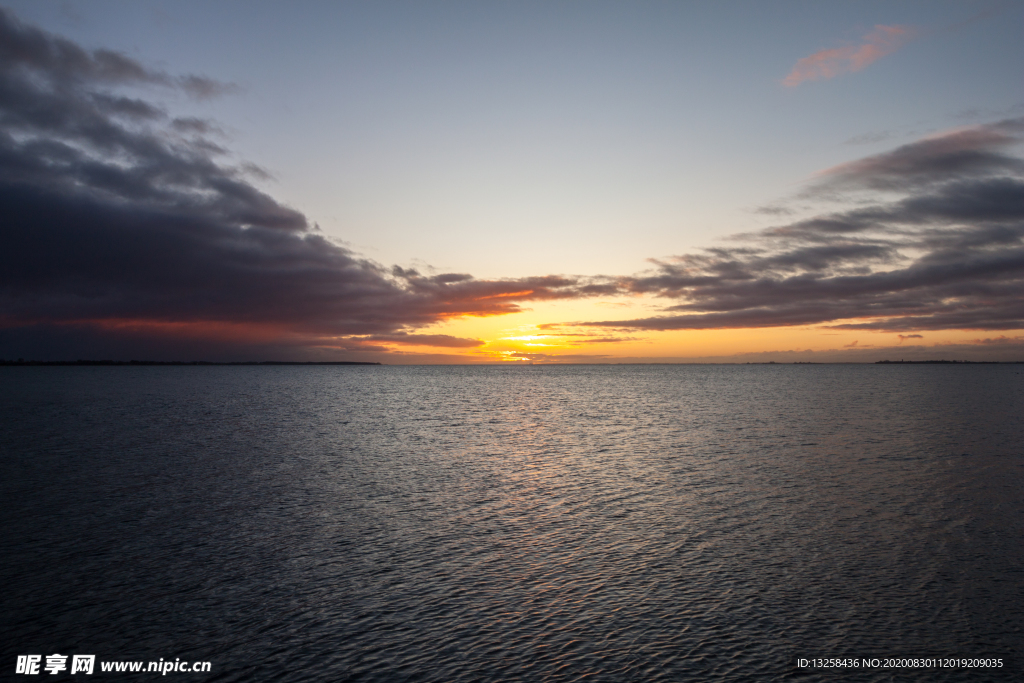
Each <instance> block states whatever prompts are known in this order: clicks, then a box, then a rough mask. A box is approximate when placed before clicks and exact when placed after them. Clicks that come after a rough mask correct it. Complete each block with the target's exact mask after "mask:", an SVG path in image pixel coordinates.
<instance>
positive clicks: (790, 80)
mask: <svg viewBox="0 0 1024 683" xmlns="http://www.w3.org/2000/svg"><path fill="white" fill-rule="evenodd" d="M912 37H913V30H912V29H911V28H909V27H907V26H882V25H878V26H875V29H874V30H873V31H871V32H870V33H868V34H867V35H866V36H864V39H863V40H864V42H863V43H862V44H860V45H847V46H844V47H837V48H833V49H831V50H821V51H820V52H815V53H814V54H813V55H810V56H809V57H804V58H803V59H801V60H799V61H798V62H797V63H796V65H795V66H794V67H793V70H792V71H790V72H789V75H788V76H786V78H785V79H783V81H782V84H783V85H785V86H787V87H790V88H794V87H796V86H798V85H800V84H801V83H803V82H804V81H818V80H822V79H828V78H835V77H836V76H838V75H840V74H844V73H849V72H853V71H860V70H861V69H863V68H864V67H866V66H867V65H868V64H871V63H872V62H875V61H877V60H879V59H881V58H882V57H885V56H886V55H889V54H892V53H893V52H895V51H896V50H898V49H900V48H901V47H903V45H904V44H905V43H906V42H907V41H908V40H910V39H911V38H912Z"/></svg>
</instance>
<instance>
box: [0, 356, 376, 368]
mask: <svg viewBox="0 0 1024 683" xmlns="http://www.w3.org/2000/svg"><path fill="white" fill-rule="evenodd" d="M2 365H114V366H117V365H381V363H370V362H363V361H349V360H342V361H286V360H258V361H256V360H254V361H208V360H193V361H181V360H82V359H79V360H25V359H23V358H19V359H18V360H4V359H0V366H2Z"/></svg>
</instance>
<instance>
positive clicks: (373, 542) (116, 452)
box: [0, 365, 1024, 681]
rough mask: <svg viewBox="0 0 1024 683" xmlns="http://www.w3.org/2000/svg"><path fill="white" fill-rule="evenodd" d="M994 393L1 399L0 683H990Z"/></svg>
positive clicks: (841, 388) (509, 390)
mask: <svg viewBox="0 0 1024 683" xmlns="http://www.w3.org/2000/svg"><path fill="white" fill-rule="evenodd" d="M1022 373H1024V366H1012V365H1011V366H977V365H974V366H920V365H916V366H874V365H868V366H856V365H824V366H781V365H779V366H617V367H601V366H569V367H566V366H562V367H554V366H547V367H543V366H534V367H483V368H481V367H256V368H253V367H172V368H164V367H137V368H131V367H119V368H85V367H72V368H0V418H2V421H0V453H2V459H0V499H2V501H3V506H2V512H0V524H2V526H0V591H2V593H0V594H2V596H3V597H2V603H0V642H2V644H3V645H2V649H3V653H2V657H3V659H2V661H0V667H2V668H0V671H2V672H3V677H4V680H7V677H8V676H9V677H10V679H11V680H25V681H29V680H65V679H67V678H69V676H68V675H67V672H64V674H63V675H61V676H52V675H49V674H45V673H43V674H41V675H39V676H24V675H22V676H17V675H14V674H13V672H14V671H15V660H16V658H17V655H21V654H41V655H44V664H45V655H49V654H52V653H62V654H76V653H89V654H95V655H96V656H97V660H98V661H107V660H134V659H137V660H145V661H150V660H157V659H159V658H164V659H171V660H173V659H174V658H181V659H182V660H188V661H194V660H203V661H210V662H211V663H212V673H210V674H197V673H174V672H172V673H169V674H167V676H166V677H163V676H159V674H156V673H140V674H129V673H110V674H103V673H101V672H100V671H99V670H98V669H99V665H98V664H97V667H96V668H97V671H96V673H95V674H94V675H93V676H83V675H78V676H76V677H75V680H94V679H96V680H99V679H103V680H118V679H119V680H129V681H139V680H154V679H155V678H157V677H159V678H160V679H161V680H179V681H200V680H217V681H278V680H280V681H299V680H302V681H350V680H351V681H355V680H360V681H402V680H410V681H412V680H415V681H419V680H424V681H475V680H484V681H492V680H493V681H513V680H522V681H570V680H580V679H585V680H598V681H634V680H635V681H656V680H665V681H683V680H695V681H741V680H787V679H791V678H792V679H795V680H819V679H829V680H832V679H836V680H839V679H841V680H922V681H924V680H928V681H961V680H963V681H985V680H1020V679H1021V678H1022V667H1024V657H1022V654H1024V652H1022V650H1024V630H1022V629H1024V533H1022V532H1024V419H1022V416H1024V374H1022ZM798 657H805V658H812V657H857V658H863V657H879V658H885V657H1002V658H1004V662H1005V665H1004V668H1003V669H1002V670H982V671H979V670H973V671H950V670H946V671H942V670H937V669H927V670H922V671H917V672H914V671H908V670H902V671H880V670H873V671H842V672H832V673H829V672H823V671H813V672H808V671H801V670H798V669H797V668H796V667H795V665H794V661H795V659H796V658H798Z"/></svg>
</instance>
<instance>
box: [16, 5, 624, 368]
mask: <svg viewBox="0 0 1024 683" xmlns="http://www.w3.org/2000/svg"><path fill="white" fill-rule="evenodd" d="M152 85H156V86H160V87H164V88H171V89H177V90H179V91H181V92H185V93H187V94H190V95H192V96H195V97H209V96H213V95H216V94H221V93H223V92H225V91H228V90H230V87H229V86H222V85H220V84H218V83H217V82H215V81H212V80H210V79H206V78H203V77H198V76H186V77H175V76H171V75H168V74H165V73H163V72H156V71H153V70H150V69H148V68H146V67H145V66H143V65H142V64H140V63H138V62H136V61H134V60H132V59H131V58H129V57H126V56H125V55H122V54H120V53H116V52H111V51H107V50H94V51H87V50H84V49H83V48H81V47H79V46H78V45H76V44H74V43H72V42H70V41H68V40H65V39H63V38H60V37H56V36H53V35H50V34H48V33H45V32H43V31H41V30H39V29H36V28H33V27H30V26H26V25H23V24H21V23H20V22H18V21H17V20H16V19H15V18H14V17H13V16H12V15H11V14H10V13H9V12H7V11H3V10H0V215H2V216H3V221H2V222H0V240H2V243H3V248H2V249H0V356H7V357H10V356H12V355H13V356H15V357H18V356H24V357H33V358H38V357H51V358H53V357H56V358H67V357H72V358H74V357H83V356H82V355H79V354H83V355H85V354H88V355H93V357H97V356H100V357H102V356H107V357H122V358H123V357H140V356H141V355H142V354H153V355H149V356H147V357H151V358H171V359H174V358H182V357H191V358H197V357H198V358H210V357H213V356H216V357H226V358H228V359H233V358H240V357H252V356H253V355H257V354H259V355H262V357H264V358H266V357H278V358H281V357H284V358H301V357H310V356H311V355H312V356H317V357H323V355H324V354H334V357H337V356H338V354H351V353H362V352H379V351H382V350H386V349H387V348H391V345H403V346H407V345H419V346H434V347H448V348H473V347H476V346H479V345H480V344H481V342H480V341H479V340H474V339H460V338H456V337H451V336H447V335H416V334H412V332H413V331H414V330H416V329H418V328H422V327H425V326H429V325H431V324H434V323H437V322H440V321H444V320H447V319H450V318H456V317H461V316H489V315H500V314H507V313H514V312H517V311H519V310H521V308H520V306H521V304H523V302H529V301H541V300H553V299H560V298H574V297H583V296H594V295H596V294H599V293H600V292H602V291H606V290H607V284H605V283H602V282H598V281H593V282H591V281H586V280H582V279H579V278H567V277H561V276H539V277H525V278H511V279H506V280H477V279H475V278H473V277H472V276H470V275H466V274H452V273H446V274H436V275H429V276H426V275H422V274H420V273H419V272H417V271H415V270H404V269H401V268H386V267H384V266H382V265H380V264H377V263H374V262H372V261H370V260H367V259H365V258H361V257H359V256H358V255H356V254H354V253H352V252H351V251H349V250H347V249H345V248H343V247H341V246H339V245H338V244H336V243H334V242H332V241H330V240H329V239H327V238H326V237H325V236H323V235H322V234H321V233H320V232H319V231H318V230H317V229H316V227H315V226H311V225H310V222H309V221H308V220H307V218H306V217H305V216H304V215H303V214H302V213H301V212H299V211H297V210H295V209H293V208H291V207H288V206H285V205H283V204H281V203H280V202H278V201H276V200H275V199H274V198H272V197H270V196H269V195H267V194H266V193H264V192H263V191H261V190H260V189H258V188H257V187H256V186H254V185H253V184H251V183H250V181H249V177H251V176H255V177H257V178H259V177H261V175H260V170H259V169H258V167H255V166H252V165H247V164H242V165H241V166H239V167H237V168H236V167H231V166H227V165H224V164H222V163H219V162H218V157H219V156H220V155H222V154H223V153H224V151H225V150H223V149H222V148H221V147H219V146H218V145H216V144H215V143H213V142H212V141H211V140H210V139H209V138H208V137H207V136H208V135H210V134H219V130H218V129H217V127H216V125H215V124H213V123H211V122H209V121H205V120H203V119H197V118H173V117H171V116H170V115H168V114H167V113H166V112H165V111H164V110H163V109H162V108H161V107H159V106H157V105H155V104H153V103H151V102H149V101H146V100H145V99H143V98H141V96H140V95H139V94H138V93H137V92H135V90H136V89H137V88H138V87H141V86H147V87H148V86H152ZM108 354H109V355H108ZM264 354H274V355H273V356H268V355H264ZM257 357H259V356H257Z"/></svg>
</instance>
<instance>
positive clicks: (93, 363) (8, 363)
mask: <svg viewBox="0 0 1024 683" xmlns="http://www.w3.org/2000/svg"><path fill="white" fill-rule="evenodd" d="M1022 363H1024V361H1019V360H876V361H861V362H850V361H846V362H842V361H839V362H827V361H825V362H816V361H757V362H753V361H747V362H722V363H714V362H710V363H663V362H662V363H659V362H652V363H550V362H548V363H544V362H541V363H440V364H437V363H430V364H429V365H459V366H463V365H465V366H467V367H487V366H500V367H521V366H538V365H1020V364H1022ZM206 365H247V366H254V365H255V366H265V365H384V363H376V362H367V361H279V360H260V361H207V360H196V361H179V360H170V361H163V360H83V359H79V360H21V359H19V360H6V359H0V367H21V366H30V367H41V366H50V367H135V366H206ZM412 365H417V364H412Z"/></svg>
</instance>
